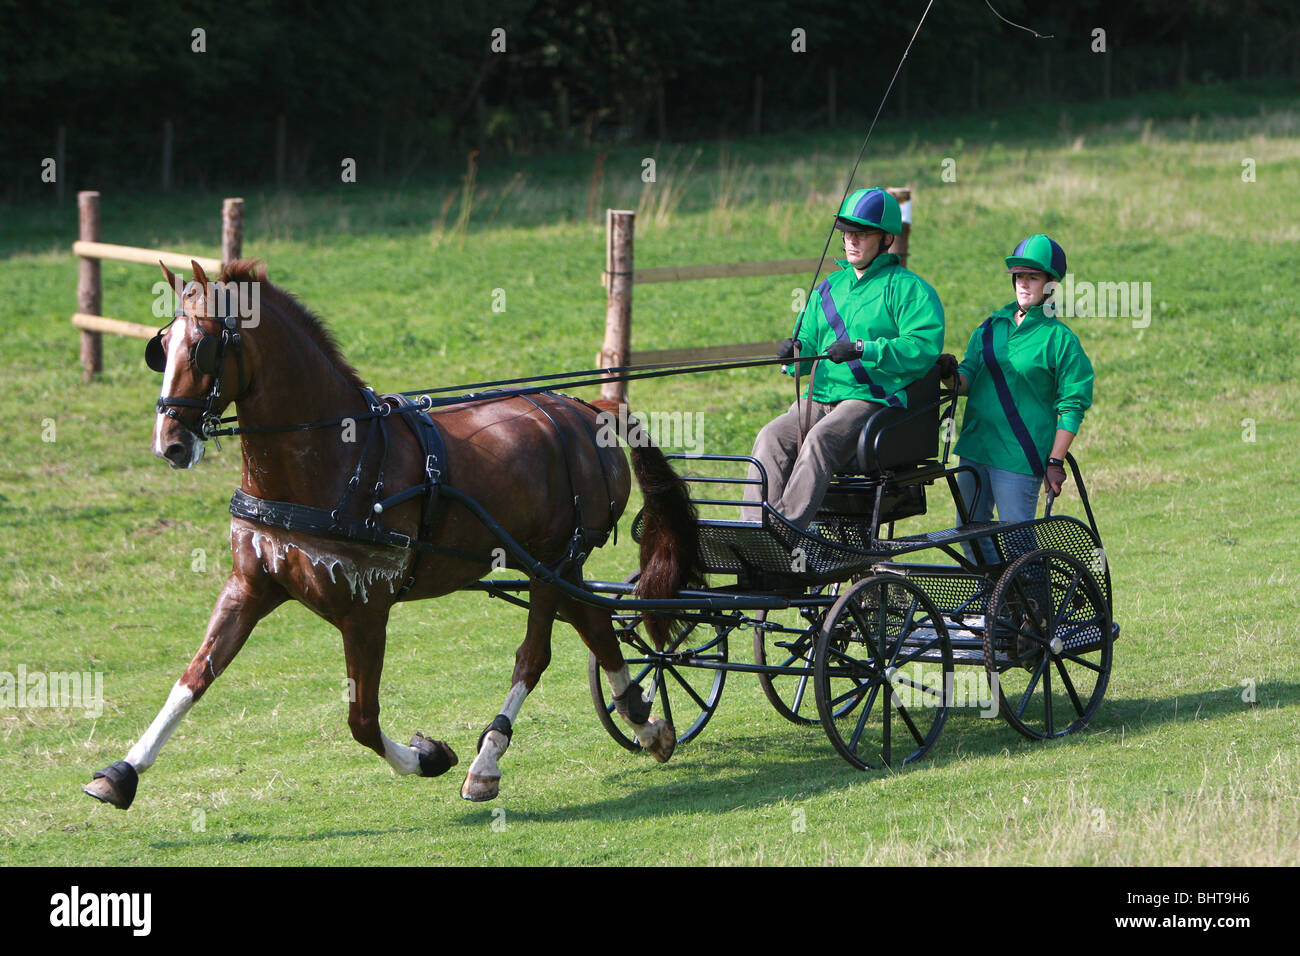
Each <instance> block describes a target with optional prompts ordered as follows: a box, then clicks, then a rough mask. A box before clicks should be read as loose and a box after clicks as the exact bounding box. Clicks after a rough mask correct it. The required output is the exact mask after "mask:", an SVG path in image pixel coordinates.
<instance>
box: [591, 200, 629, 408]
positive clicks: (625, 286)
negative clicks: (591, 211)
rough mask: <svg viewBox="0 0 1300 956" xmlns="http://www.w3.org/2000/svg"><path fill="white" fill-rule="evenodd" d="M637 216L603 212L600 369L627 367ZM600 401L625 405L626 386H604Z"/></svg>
mask: <svg viewBox="0 0 1300 956" xmlns="http://www.w3.org/2000/svg"><path fill="white" fill-rule="evenodd" d="M635 221H636V213H635V212H632V211H631V210H628V209H606V210H605V289H606V295H605V344H604V346H603V347H602V348H601V350H600V354H599V355H598V356H596V365H597V367H599V368H614V367H616V366H619V365H626V364H627V361H628V356H629V355H630V354H631V341H632V237H633V233H634V223H635ZM600 397H601V398H604V399H612V400H614V401H617V402H620V403H626V402H627V383H626V382H606V383H605V384H603V385H601V387H600Z"/></svg>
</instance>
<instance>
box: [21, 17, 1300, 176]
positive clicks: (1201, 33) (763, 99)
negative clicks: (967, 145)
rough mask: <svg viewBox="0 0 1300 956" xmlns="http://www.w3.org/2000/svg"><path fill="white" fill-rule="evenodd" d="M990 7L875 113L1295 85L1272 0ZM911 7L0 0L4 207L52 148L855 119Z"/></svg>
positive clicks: (901, 37)
mask: <svg viewBox="0 0 1300 956" xmlns="http://www.w3.org/2000/svg"><path fill="white" fill-rule="evenodd" d="M990 2H991V4H992V5H991V6H990V3H986V2H984V0H946V2H945V0H936V2H935V4H934V7H933V9H932V10H931V11H930V14H929V17H928V19H927V21H926V24H925V27H924V29H923V30H922V32H921V34H920V36H919V38H918V40H917V42H916V45H915V47H914V49H913V51H912V54H911V56H910V57H909V58H908V60H907V62H906V65H905V67H904V69H903V72H902V74H901V76H900V78H899V83H898V86H897V88H896V90H895V94H894V96H893V97H892V98H891V100H890V103H889V106H888V112H887V116H889V117H892V118H895V119H900V118H901V119H904V120H908V119H913V118H918V119H919V118H928V117H933V116H942V115H945V114H952V113H961V112H966V111H970V110H979V109H988V108H1005V107H1008V106H1013V105H1015V104H1017V103H1028V102H1042V101H1055V100H1059V101H1062V102H1070V101H1081V100H1091V99H1102V98H1106V97H1111V96H1123V95H1127V94H1131V93H1135V92H1145V91H1148V90H1157V89H1167V88H1171V87H1177V86H1179V85H1182V84H1190V83H1202V82H1207V81H1210V82H1213V81H1223V80H1235V79H1239V78H1250V77H1291V78H1294V77H1296V76H1298V75H1300V52H1298V51H1300V7H1297V6H1296V5H1295V4H1294V3H1293V2H1292V0H1232V2H1228V0H1126V2H1109V0H1078V2H1074V3H1071V4H1059V3H1057V4H1046V3H1031V2H1025V0H997V2H992V0H990ZM924 9H925V0H904V2H898V3H893V4H865V3H844V2H830V0H576V2H568V3H559V2H555V0H494V2H493V3H492V4H490V5H481V4H475V3H471V2H468V0H443V2H432V3H418V2H417V3H411V4H404V5H388V4H373V3H369V2H367V3H361V2H353V0H344V2H338V3H329V4H317V3H308V2H306V0H272V2H258V0H227V2H223V3H221V4H207V3H198V2H193V0H168V2H163V0H135V2H133V3H132V4H130V5H129V6H126V5H121V6H119V5H110V4H103V3H99V2H85V0H72V2H66V3H55V2H48V0H37V2H21V0H0V24H4V26H3V27H0V89H2V90H3V94H4V95H3V98H2V99H3V102H2V103H0V114H2V115H0V124H2V128H3V130H4V135H3V137H0V174H2V175H3V180H2V182H3V193H2V195H3V196H4V197H6V198H8V199H11V200H13V199H22V198H35V197H39V196H42V195H48V194H49V192H50V190H49V188H48V183H43V182H42V178H41V172H42V170H43V169H47V168H48V167H49V165H50V164H49V162H47V161H48V160H51V159H54V160H57V162H58V163H60V164H61V166H56V168H59V169H61V171H62V172H63V173H64V174H65V175H64V184H65V185H66V186H67V190H69V191H70V190H72V189H75V188H81V187H83V186H86V185H106V184H108V183H114V184H121V185H127V186H139V187H142V188H156V187H158V186H159V185H160V184H162V185H164V186H168V187H172V188H180V187H188V188H218V187H219V186H223V185H226V184H241V185H242V184H275V183H281V184H285V185H297V184H305V183H313V182H324V181H326V180H327V179H329V178H331V177H332V178H333V179H335V180H336V181H337V178H338V175H339V173H338V170H339V161H340V159H341V158H342V157H351V158H353V159H355V161H356V163H357V165H358V167H359V168H361V169H363V170H364V171H365V173H366V175H367V176H368V177H369V178H371V179H374V180H380V181H385V180H387V181H398V180H401V179H404V178H407V177H410V176H413V175H419V174H420V173H421V172H422V171H427V170H428V169H430V168H432V167H435V166H438V165H440V164H444V163H446V162H448V161H450V160H458V161H463V157H464V155H465V152H466V151H467V150H471V149H478V150H480V151H481V152H482V153H484V154H485V155H493V154H503V153H515V154H518V153H531V152H537V151H542V150H553V149H564V148H571V149H578V148H585V147H589V146H591V145H593V144H602V143H611V142H620V141H636V140H649V141H671V140H692V139H706V138H718V137H733V136H742V135H747V134H751V133H756V132H767V131H773V130H795V131H797V130H801V129H814V128H823V127H826V126H831V125H836V124H846V123H854V124H857V123H862V122H864V121H865V119H866V118H869V117H870V115H871V113H872V112H873V111H874V109H875V105H876V103H877V102H878V100H879V98H880V96H881V94H882V93H883V91H884V89H885V87H886V85H887V84H888V82H889V79H890V76H891V75H892V73H893V70H894V68H895V65H896V64H897V62H898V60H899V57H900V56H901V55H902V52H903V49H904V47H905V45H906V43H907V40H908V38H909V37H910V36H911V34H912V31H913V30H914V29H915V27H916V24H917V21H918V19H919V17H920V15H921V13H922V11H923V10H924ZM1008 21H1010V22H1008ZM1024 28H1027V29H1024ZM1099 31H1100V32H1099ZM1034 32H1037V33H1038V34H1041V35H1050V37H1051V38H1050V39H1040V38H1036V37H1035V36H1034V35H1033V33H1034ZM69 181H70V182H71V184H70V185H67V184H68V183H69Z"/></svg>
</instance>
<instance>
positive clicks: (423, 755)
mask: <svg viewBox="0 0 1300 956" xmlns="http://www.w3.org/2000/svg"><path fill="white" fill-rule="evenodd" d="M410 746H411V748H412V749H413V750H414V751H415V752H416V754H418V755H419V757H420V776H421V777H441V776H442V775H443V774H444V773H446V772H447V771H448V770H450V769H451V768H452V767H454V766H456V764H458V763H460V758H459V757H457V756H456V751H454V750H452V749H451V748H450V747H448V746H447V742H446V741H445V740H434V739H432V738H431V737H426V736H424V734H422V733H420V732H419V731H418V730H417V731H416V732H415V736H414V737H412V738H411V744H410Z"/></svg>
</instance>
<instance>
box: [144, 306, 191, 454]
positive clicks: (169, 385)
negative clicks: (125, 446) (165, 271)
mask: <svg viewBox="0 0 1300 956" xmlns="http://www.w3.org/2000/svg"><path fill="white" fill-rule="evenodd" d="M188 321H189V319H188V318H186V317H184V316H182V317H181V318H178V319H177V320H176V321H175V322H173V323H172V327H171V332H170V333H169V334H170V338H169V339H168V340H167V368H165V369H164V370H163V382H162V392H161V396H162V397H167V396H170V395H173V394H175V388H176V376H177V374H178V371H177V370H178V369H179V368H180V367H181V362H182V361H183V356H184V354H185V342H186V339H187V338H188V337H189V336H188V334H187V331H188V327H187V325H186V323H187V322H188ZM166 423H167V416H166V415H165V414H164V413H163V412H161V411H160V412H159V413H158V414H157V415H156V416H155V417H154V423H153V453H154V454H155V455H157V456H158V457H160V458H161V457H162V453H163V452H164V451H166V450H167V449H166V448H164V447H163V444H162V431H163V426H164V425H165V424H166ZM197 460H198V459H197V458H196V459H195V461H197ZM190 464H194V462H190Z"/></svg>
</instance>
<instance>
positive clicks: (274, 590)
mask: <svg viewBox="0 0 1300 956" xmlns="http://www.w3.org/2000/svg"><path fill="white" fill-rule="evenodd" d="M284 600H285V596H284V592H283V591H281V590H280V589H279V588H278V587H276V586H275V585H273V584H271V583H269V582H263V583H254V582H252V581H249V580H248V579H246V578H243V577H241V576H239V575H237V574H231V576H230V577H229V578H228V579H227V580H226V585H225V587H223V588H222V589H221V595H220V596H219V597H218V598H217V603H216V606H215V607H213V609H212V616H211V617H210V618H209V619H208V629H207V633H206V634H205V635H204V637H203V643H202V644H201V645H200V646H199V651H198V653H197V654H195V655H194V659H193V660H191V661H190V666H189V667H188V668H186V670H185V673H184V674H182V675H181V677H180V680H178V681H177V682H176V683H175V685H174V686H173V687H172V689H171V693H170V694H168V695H167V702H166V703H165V704H164V705H163V708H162V710H161V711H159V712H158V716H157V717H155V718H154V720H153V723H151V724H150V725H149V729H148V730H146V731H145V732H144V734H143V735H142V736H141V737H140V739H139V740H137V741H136V743H135V746H133V747H132V748H131V749H130V751H129V752H128V753H127V755H126V759H125V760H119V761H118V762H117V763H115V764H113V765H112V766H109V767H106V768H104V769H103V770H101V771H100V772H99V773H97V774H95V776H94V779H93V780H91V782H90V783H89V784H87V785H86V786H84V787H82V788H81V789H82V790H84V791H85V792H86V793H88V794H90V795H91V796H92V797H95V798H96V799H97V800H103V801H104V802H105V803H111V804H112V805H113V806H115V807H117V808H118V809H119V810H125V809H126V808H127V807H129V806H130V805H131V801H132V800H134V799H135V789H136V784H137V783H138V781H139V775H140V774H142V773H144V772H145V771H146V770H148V769H149V768H150V767H151V766H153V762H154V760H156V759H157V757H158V751H160V750H161V749H162V746H163V744H165V743H166V742H167V738H169V737H170V736H171V735H172V732H173V731H174V730H175V729H176V727H177V725H178V724H179V723H180V722H181V720H182V719H183V718H184V717H185V715H186V714H187V713H189V710H190V708H191V707H193V706H194V703H195V701H197V700H198V699H199V698H200V697H202V696H203V693H204V691H206V690H207V689H208V687H210V686H211V685H212V682H213V681H214V680H216V679H217V675H219V674H220V673H221V672H222V671H224V670H225V669H226V668H227V667H228V666H229V665H230V662H231V661H232V660H234V657H235V655H236V654H238V653H239V650H240V648H242V647H243V646H244V642H245V641H246V640H248V635H249V634H250V633H252V630H253V628H254V626H256V624H257V622H258V621H260V620H261V619H262V618H264V617H265V616H266V615H267V614H269V613H270V612H271V611H273V610H274V609H275V608H276V607H278V606H279V605H280V604H281V603H283V602H284Z"/></svg>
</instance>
